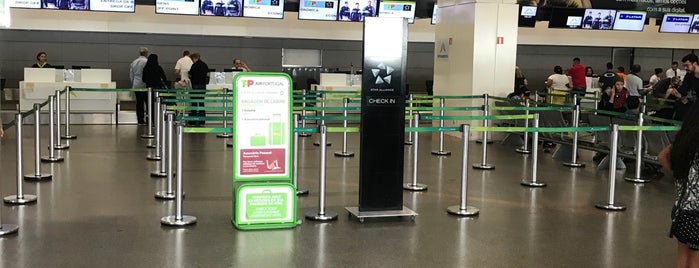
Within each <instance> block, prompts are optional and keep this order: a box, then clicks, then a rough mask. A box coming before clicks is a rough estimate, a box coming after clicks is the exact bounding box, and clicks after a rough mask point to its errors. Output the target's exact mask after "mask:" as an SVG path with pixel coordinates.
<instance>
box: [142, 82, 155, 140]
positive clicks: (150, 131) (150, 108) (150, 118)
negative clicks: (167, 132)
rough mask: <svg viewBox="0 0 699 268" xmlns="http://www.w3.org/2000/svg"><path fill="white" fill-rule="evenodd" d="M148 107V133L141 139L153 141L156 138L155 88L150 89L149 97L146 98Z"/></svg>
mask: <svg viewBox="0 0 699 268" xmlns="http://www.w3.org/2000/svg"><path fill="white" fill-rule="evenodd" d="M146 102H147V103H146V107H147V109H146V110H147V111H146V112H147V113H148V116H147V118H146V122H147V123H146V128H147V129H148V132H147V133H146V134H141V138H144V139H152V138H155V135H153V88H148V97H147V98H146Z"/></svg>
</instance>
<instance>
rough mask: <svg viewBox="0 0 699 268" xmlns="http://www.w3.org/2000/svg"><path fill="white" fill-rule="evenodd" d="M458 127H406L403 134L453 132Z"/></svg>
mask: <svg viewBox="0 0 699 268" xmlns="http://www.w3.org/2000/svg"><path fill="white" fill-rule="evenodd" d="M453 131H459V127H406V128H405V132H453Z"/></svg>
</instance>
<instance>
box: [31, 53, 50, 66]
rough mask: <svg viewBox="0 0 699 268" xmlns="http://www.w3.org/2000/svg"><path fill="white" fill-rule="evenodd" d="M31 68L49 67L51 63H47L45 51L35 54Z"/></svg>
mask: <svg viewBox="0 0 699 268" xmlns="http://www.w3.org/2000/svg"><path fill="white" fill-rule="evenodd" d="M32 68H51V64H49V63H48V56H47V55H46V52H43V51H41V52H39V53H38V54H36V63H34V65H32Z"/></svg>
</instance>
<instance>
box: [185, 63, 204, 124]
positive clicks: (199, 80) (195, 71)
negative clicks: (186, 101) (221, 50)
mask: <svg viewBox="0 0 699 268" xmlns="http://www.w3.org/2000/svg"><path fill="white" fill-rule="evenodd" d="M189 56H190V57H191V58H192V62H194V64H192V68H191V69H190V70H189V80H190V81H191V82H192V89H206V83H207V82H208V80H209V66H208V65H206V63H205V62H204V61H203V60H201V55H199V52H193V53H192V54H191V55H189ZM192 99H204V97H192ZM192 106H195V107H202V108H203V107H204V103H203V102H193V103H192ZM189 115H190V116H206V111H203V110H202V111H196V110H192V111H191V112H190V113H189ZM192 125H193V126H203V125H204V121H192Z"/></svg>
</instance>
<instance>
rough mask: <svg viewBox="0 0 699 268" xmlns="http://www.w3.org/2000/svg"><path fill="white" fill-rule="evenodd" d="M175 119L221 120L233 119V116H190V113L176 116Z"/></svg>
mask: <svg viewBox="0 0 699 268" xmlns="http://www.w3.org/2000/svg"><path fill="white" fill-rule="evenodd" d="M175 118H176V119H175V120H178V121H214V120H216V121H221V120H228V121H230V120H233V117H231V116H189V115H180V116H177V117H175Z"/></svg>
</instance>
